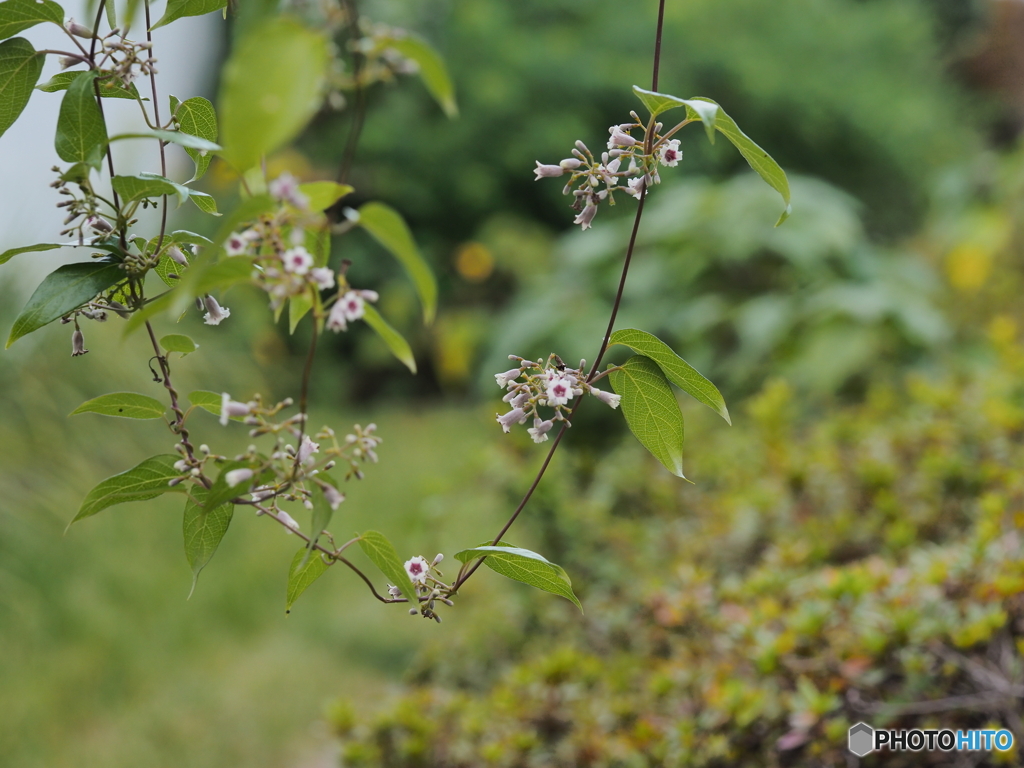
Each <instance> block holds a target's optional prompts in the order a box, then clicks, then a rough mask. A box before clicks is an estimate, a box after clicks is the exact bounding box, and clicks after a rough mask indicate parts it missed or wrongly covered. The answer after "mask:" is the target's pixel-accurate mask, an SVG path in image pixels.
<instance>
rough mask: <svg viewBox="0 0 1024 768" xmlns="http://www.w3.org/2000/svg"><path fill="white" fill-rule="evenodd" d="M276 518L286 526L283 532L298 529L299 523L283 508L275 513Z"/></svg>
mask: <svg viewBox="0 0 1024 768" xmlns="http://www.w3.org/2000/svg"><path fill="white" fill-rule="evenodd" d="M277 519H278V520H280V521H281V522H282V523H284V524H285V525H286V526H287V528H286V529H285V533H291V532H292V531H297V530H299V524H298V523H297V522H295V518H294V517H292V516H291V515H289V514H288V513H287V512H285V511H284V510H283V509H282V510H280V511H279V512H278V513H277Z"/></svg>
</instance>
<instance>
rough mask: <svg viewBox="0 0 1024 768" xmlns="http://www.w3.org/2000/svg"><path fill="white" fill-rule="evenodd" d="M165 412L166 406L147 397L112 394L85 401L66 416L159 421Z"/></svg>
mask: <svg viewBox="0 0 1024 768" xmlns="http://www.w3.org/2000/svg"><path fill="white" fill-rule="evenodd" d="M166 410H167V406H165V405H164V404H163V403H161V402H160V401H159V400H157V399H156V398H153V397H150V396H149V395H139V394H137V393H135V392H112V393H110V394H109V395H101V396H100V397H96V398H93V399H92V400H87V401H86V402H84V403H82V404H81V405H80V406H78V407H77V408H75V410H73V411H72V412H71V413H70V414H68V415H69V416H74V415H75V414H76V413H98V414H101V415H103V416H118V417H120V418H122V419H159V418H160V417H162V416H163V415H164V411H166Z"/></svg>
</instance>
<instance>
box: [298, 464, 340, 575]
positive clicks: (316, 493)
mask: <svg viewBox="0 0 1024 768" xmlns="http://www.w3.org/2000/svg"><path fill="white" fill-rule="evenodd" d="M312 493H313V521H312V528H311V530H310V532H309V544H308V546H307V547H306V557H307V558H308V557H310V556H313V557H315V556H316V554H315V552H314V550H313V547H314V546H316V542H317V540H318V539H319V538H320V535H321V534H322V533H323V532H324V531H326V530H327V526H328V525H330V524H331V517H333V516H334V510H333V509H331V505H330V504H328V503H327V498H326V497H325V496H324V492H323V490H322V489H321V488H320V486H319V485H317V484H316V483H313V490H312ZM302 565H303V566H305V565H306V563H305V561H303V563H302Z"/></svg>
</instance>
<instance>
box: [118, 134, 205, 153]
mask: <svg viewBox="0 0 1024 768" xmlns="http://www.w3.org/2000/svg"><path fill="white" fill-rule="evenodd" d="M124 139H159V140H160V141H165V142H169V143H171V144H178V145H180V146H182V147H185V148H186V149H197V150H200V151H201V152H216V151H217V150H219V149H220V145H219V144H216V143H214V142H212V141H209V140H207V139H204V138H201V137H199V136H193V135H192V134H189V133H184V132H183V131H150V130H146V131H133V132H132V133H119V134H117V136H111V137H110V140H111V141H122V140H124Z"/></svg>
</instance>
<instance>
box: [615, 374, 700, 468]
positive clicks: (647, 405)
mask: <svg viewBox="0 0 1024 768" xmlns="http://www.w3.org/2000/svg"><path fill="white" fill-rule="evenodd" d="M608 378H609V379H610V380H611V384H612V389H614V390H615V392H616V394H619V395H621V396H622V413H623V415H625V417H626V424H628V425H629V428H630V430H631V431H632V432H633V434H634V435H636V439H637V440H639V441H640V442H641V443H642V444H643V446H644V448H646V449H647V450H648V451H650V452H651V454H652V455H653V456H654V457H655V458H656V459H657V460H658V461H660V462H661V463H662V464H664V465H665V468H666V469H668V471H669V472H671V473H672V474H673V475H675V476H676V477H685V475H683V414H682V412H681V411H680V410H679V403H677V402H676V398H675V395H673V394H672V388H671V387H670V386H669V385H668V381H667V380H666V379H665V374H663V373H662V372H661V368H659V367H658V364H657V363H655V362H654V361H653V360H651V359H650V358H647V357H643V356H641V355H637V356H635V357H631V358H629V360H627V361H626V362H625V364H624V365H623V366H622V367H621V368H620V369H619V370H617V371H612V372H611V373H610V374H609V375H608Z"/></svg>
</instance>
